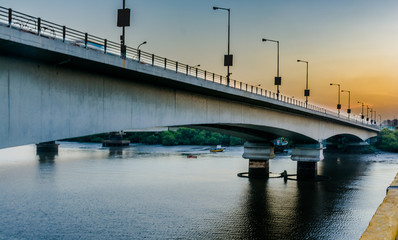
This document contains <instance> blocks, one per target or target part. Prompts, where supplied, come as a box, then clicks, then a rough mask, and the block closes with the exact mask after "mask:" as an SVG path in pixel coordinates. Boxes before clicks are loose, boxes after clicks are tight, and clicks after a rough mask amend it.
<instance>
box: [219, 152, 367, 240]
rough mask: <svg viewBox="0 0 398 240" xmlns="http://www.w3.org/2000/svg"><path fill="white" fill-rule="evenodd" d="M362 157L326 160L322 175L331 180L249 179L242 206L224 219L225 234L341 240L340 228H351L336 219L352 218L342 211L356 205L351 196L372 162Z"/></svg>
mask: <svg viewBox="0 0 398 240" xmlns="http://www.w3.org/2000/svg"><path fill="white" fill-rule="evenodd" d="M360 159H361V156H360V155H353V156H350V155H347V156H343V157H338V155H329V156H326V158H325V160H323V161H322V163H321V164H319V169H318V171H319V174H322V175H323V176H328V177H330V180H329V181H291V180H288V181H287V182H284V180H283V178H270V179H269V180H261V179H247V187H246V188H245V191H244V192H243V193H242V194H241V196H242V197H241V199H240V200H239V206H240V208H238V209H236V210H235V211H234V212H232V214H228V216H226V217H225V218H224V219H222V221H223V223H224V225H223V226H224V227H225V229H224V230H223V231H225V232H228V234H227V235H228V238H230V239H334V237H336V236H339V237H341V235H339V234H340V233H339V228H341V229H343V230H344V231H347V229H345V226H344V222H342V223H340V222H339V221H338V220H336V219H338V218H349V217H350V216H349V215H350V213H349V212H344V210H343V209H344V208H345V206H346V203H345V202H346V201H347V202H350V201H351V204H352V201H353V199H349V198H353V195H352V194H347V192H348V191H350V190H352V187H351V186H352V185H353V184H355V180H356V179H357V178H358V176H360V175H361V174H362V173H363V171H366V166H367V163H366V161H365V162H363V161H361V160H360ZM242 180H243V179H242ZM243 181H244V180H243ZM353 234H354V235H355V233H353ZM346 237H347V236H346ZM347 239H350V237H348V238H347Z"/></svg>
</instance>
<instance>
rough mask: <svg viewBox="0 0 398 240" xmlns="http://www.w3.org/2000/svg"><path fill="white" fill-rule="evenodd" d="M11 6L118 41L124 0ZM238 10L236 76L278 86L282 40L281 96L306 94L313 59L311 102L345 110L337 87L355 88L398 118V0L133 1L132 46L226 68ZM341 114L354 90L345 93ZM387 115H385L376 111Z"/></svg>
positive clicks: (26, 0)
mask: <svg viewBox="0 0 398 240" xmlns="http://www.w3.org/2000/svg"><path fill="white" fill-rule="evenodd" d="M0 6H3V7H6V8H12V9H13V10H16V11H19V12H23V13H26V14H29V15H32V16H36V17H41V18H42V19H45V20H47V21H50V22H54V23H58V24H60V25H66V26H67V27H70V28H74V29H76V30H80V31H83V32H88V33H90V34H92V35H95V36H98V37H102V38H107V39H109V40H112V41H115V42H118V41H119V35H120V34H121V29H120V28H118V27H116V19H117V9H119V8H122V0H84V1H82V0H68V1H64V0H62V1H61V0H34V1H31V0H0ZM213 6H218V7H223V8H230V9H231V54H233V55H234V66H232V67H231V72H232V75H231V78H232V79H235V80H238V81H242V82H246V83H249V84H253V85H258V84H261V87H263V88H265V89H268V90H272V91H276V87H275V86H274V85H273V84H274V77H275V76H276V66H277V64H276V62H277V61H276V56H277V48H276V44H275V43H272V42H262V41H261V39H262V38H268V39H273V40H278V41H279V42H280V75H281V76H282V86H281V87H280V91H281V94H282V95H286V96H290V97H293V96H294V98H296V99H301V100H304V99H305V98H304V96H303V95H304V93H303V92H304V89H305V80H306V66H305V64H303V63H298V62H297V59H301V60H305V61H308V62H309V89H310V90H311V96H310V97H309V103H312V104H317V105H321V106H325V107H327V108H329V109H336V104H337V98H338V97H337V93H338V89H337V87H336V86H330V83H338V84H341V89H344V90H349V91H351V108H352V111H353V114H360V113H361V104H359V103H357V102H358V101H359V102H364V103H365V105H369V107H371V108H373V109H374V110H375V111H376V112H377V115H379V114H380V115H381V117H382V119H387V118H389V119H392V118H394V117H398V46H397V44H398V1H396V0H379V1H374V0H350V1H344V0H334V1H326V0H300V1H297V0H250V1H243V0H126V7H127V8H130V9H131V11H132V16H131V26H130V27H128V28H126V44H127V45H128V46H131V47H134V48H136V47H137V46H138V45H139V44H140V43H142V42H143V41H147V42H148V43H147V44H145V45H143V46H141V47H140V49H141V50H143V51H146V52H149V53H154V54H156V55H158V56H162V57H167V58H168V59H172V60H175V61H178V62H181V63H185V64H189V65H192V66H194V65H198V64H200V68H202V69H204V70H207V71H210V72H215V73H217V74H221V75H224V76H225V75H226V71H227V70H226V67H224V66H223V56H224V54H226V53H227V12H226V11H222V10H217V11H214V10H213V9H212V7H213ZM341 104H342V112H345V111H346V109H347V105H348V94H347V93H342V94H341ZM377 120H379V117H377Z"/></svg>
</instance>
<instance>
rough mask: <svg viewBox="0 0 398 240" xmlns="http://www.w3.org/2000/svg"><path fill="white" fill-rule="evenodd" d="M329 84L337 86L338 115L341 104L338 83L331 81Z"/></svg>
mask: <svg viewBox="0 0 398 240" xmlns="http://www.w3.org/2000/svg"><path fill="white" fill-rule="evenodd" d="M330 86H338V87H339V89H338V91H337V114H338V115H339V116H340V109H341V104H340V84H338V83H331V84H330Z"/></svg>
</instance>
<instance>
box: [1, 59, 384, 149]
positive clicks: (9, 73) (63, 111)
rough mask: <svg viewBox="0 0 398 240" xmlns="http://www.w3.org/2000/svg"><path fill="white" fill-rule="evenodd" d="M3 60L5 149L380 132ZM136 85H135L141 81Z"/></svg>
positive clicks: (309, 138) (310, 138) (306, 138)
mask: <svg viewBox="0 0 398 240" xmlns="http://www.w3.org/2000/svg"><path fill="white" fill-rule="evenodd" d="M136 78H137V77H136V76H134V75H132V77H131V79H124V78H113V77H110V76H106V75H102V74H96V73H95V72H91V71H90V72H83V71H76V70H73V69H70V68H69V67H67V66H57V65H49V64H46V63H43V62H35V61H32V60H26V59H25V60H24V59H20V58H12V57H10V56H0V92H1V95H0V97H1V99H0V113H1V115H2V116H4V117H2V118H1V119H0V133H1V135H2V136H6V137H4V138H2V139H0V148H3V147H11V146H17V145H23V144H31V143H39V142H47V141H53V140H57V139H65V138H72V137H78V136H83V135H90V134H96V133H103V132H112V131H119V130H127V129H140V128H151V127H164V126H166V127H178V126H191V127H197V128H203V129H208V130H213V131H218V132H222V133H227V134H230V135H233V136H238V137H241V138H244V139H247V140H250V141H267V140H272V139H274V138H277V137H280V136H283V137H288V138H290V139H293V140H295V141H296V142H303V143H316V142H319V141H322V140H324V139H327V138H329V137H332V136H335V135H340V134H348V135H353V136H356V137H357V138H359V139H361V140H366V139H368V138H370V137H372V136H375V135H376V132H373V131H369V130H367V129H363V128H356V127H353V126H350V125H349V124H341V123H338V122H335V121H331V120H325V119H324V118H323V117H322V116H315V115H313V116H310V115H308V114H304V115H300V114H298V113H297V112H295V111H281V110H275V109H271V108H268V107H265V106H261V105H260V106H259V105H254V104H253V103H247V102H244V101H240V99H236V100H235V99H225V98H222V97H215V96H206V95H204V94H201V93H193V92H189V91H186V90H182V89H173V88H166V87H164V86H156V85H154V84H152V83H149V84H145V83H142V81H138V80H140V79H138V80H137V79H136ZM136 80H137V81H136Z"/></svg>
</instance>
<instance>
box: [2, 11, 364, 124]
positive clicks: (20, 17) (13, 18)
mask: <svg viewBox="0 0 398 240" xmlns="http://www.w3.org/2000/svg"><path fill="white" fill-rule="evenodd" d="M0 24H1V25H4V26H7V27H9V28H14V29H19V30H21V31H24V32H28V33H32V34H35V35H39V36H41V37H45V38H49V39H54V40H61V41H63V42H64V43H66V44H71V45H75V46H79V47H82V48H86V49H90V50H96V51H99V52H102V53H104V54H112V55H116V56H121V51H120V47H121V46H120V44H119V43H116V42H113V41H109V40H107V39H104V38H100V37H97V36H94V35H91V34H88V33H85V32H81V31H78V30H75V29H71V28H68V27H66V26H62V25H59V24H56V23H52V22H49V21H46V20H43V19H41V18H36V17H33V16H30V15H27V14H24V13H21V12H18V11H14V10H12V9H10V8H4V7H1V6H0ZM126 57H127V58H128V59H131V60H133V61H138V62H139V63H142V64H147V65H151V66H154V67H155V66H156V67H159V68H163V69H165V70H169V71H174V72H176V73H180V74H185V75H187V76H191V77H195V78H198V79H203V80H206V81H211V82H214V83H218V84H221V85H224V86H228V87H231V88H235V89H239V90H241V91H245V92H250V93H253V94H256V95H260V96H263V97H265V98H268V99H274V100H277V101H280V102H284V103H286V104H290V105H294V106H298V107H302V108H305V109H309V110H312V111H316V112H318V113H321V114H324V115H329V116H334V117H339V118H345V119H347V120H350V121H354V122H356V123H362V122H363V121H362V120H361V119H360V117H359V116H355V115H353V114H351V116H350V118H348V116H347V115H345V116H344V115H338V114H337V113H336V112H333V111H330V110H328V109H326V108H324V107H320V106H317V105H313V104H308V105H306V103H305V102H304V101H301V100H298V99H295V98H294V97H288V96H285V95H279V98H278V97H277V94H276V93H275V92H272V91H269V90H266V89H263V88H260V87H259V86H254V85H250V84H247V83H244V82H240V81H237V80H234V79H230V81H229V83H228V80H227V78H226V77H225V76H222V75H219V74H216V73H212V72H208V71H206V70H203V69H200V68H198V67H197V66H190V65H188V64H183V63H180V62H178V61H174V60H170V59H167V58H164V57H160V56H157V55H155V54H151V53H148V52H144V51H141V50H138V49H135V48H132V47H126ZM365 124H367V123H365ZM368 125H370V124H368Z"/></svg>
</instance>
